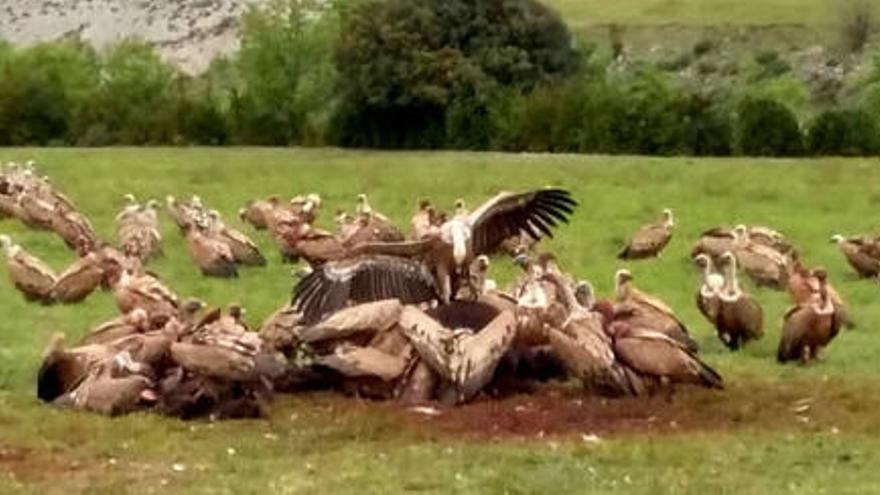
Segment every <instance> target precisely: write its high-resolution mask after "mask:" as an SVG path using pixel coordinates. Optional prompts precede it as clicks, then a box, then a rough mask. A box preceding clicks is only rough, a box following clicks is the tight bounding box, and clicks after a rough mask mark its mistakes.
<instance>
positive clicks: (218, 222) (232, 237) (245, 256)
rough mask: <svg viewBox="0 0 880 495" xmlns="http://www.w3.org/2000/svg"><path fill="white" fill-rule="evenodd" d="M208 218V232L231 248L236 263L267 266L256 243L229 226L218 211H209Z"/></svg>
mask: <svg viewBox="0 0 880 495" xmlns="http://www.w3.org/2000/svg"><path fill="white" fill-rule="evenodd" d="M208 218H209V219H210V227H209V228H208V232H210V233H211V234H212V237H214V238H216V239H218V240H219V241H221V242H223V243H225V244H226V245H227V246H229V249H230V250H231V251H232V257H233V259H235V262H236V263H241V264H242V265H250V266H265V265H266V258H265V257H264V256H263V253H261V252H260V248H258V247H257V245H256V243H254V241H252V240H251V239H250V238H249V237H248V236H246V235H244V234H243V233H241V232H239V231H238V230H235V229H233V228H231V227H229V226H227V225H226V224H225V223H224V222H223V220H222V219H221V218H220V213H219V212H217V210H211V211H209V212H208Z"/></svg>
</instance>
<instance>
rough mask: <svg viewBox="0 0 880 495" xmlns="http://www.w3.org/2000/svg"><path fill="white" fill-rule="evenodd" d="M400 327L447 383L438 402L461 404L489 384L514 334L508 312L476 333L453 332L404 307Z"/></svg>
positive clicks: (418, 311) (420, 313)
mask: <svg viewBox="0 0 880 495" xmlns="http://www.w3.org/2000/svg"><path fill="white" fill-rule="evenodd" d="M400 326H401V328H402V329H403V332H404V334H405V335H406V336H407V337H408V338H409V340H410V341H411V342H412V344H413V346H414V347H415V349H416V351H417V352H418V354H419V356H420V357H421V358H422V360H423V361H424V362H425V364H427V365H428V367H430V368H431V370H433V371H434V372H435V373H437V374H438V375H439V376H440V377H442V378H443V380H445V381H446V382H447V383H449V384H450V388H449V394H448V395H447V396H445V397H443V398H441V400H444V401H446V402H452V403H462V402H466V401H468V400H470V399H471V398H473V397H474V395H476V394H477V393H478V392H479V391H480V390H482V388H483V387H484V386H486V384H488V383H489V381H491V379H492V376H493V373H494V372H495V368H496V367H497V366H498V363H499V361H500V360H501V358H502V357H503V356H504V355H505V353H506V352H507V350H508V349H509V348H510V345H511V344H512V343H513V340H514V337H515V335H516V324H515V321H514V317H513V315H512V314H511V313H510V312H503V313H500V314H499V315H498V316H496V317H495V318H494V319H493V320H492V321H491V322H490V323H489V324H488V325H486V327H485V328H482V329H480V330H479V331H477V332H473V331H471V330H453V329H450V328H447V327H446V326H444V325H442V324H441V323H439V322H438V321H437V320H435V319H433V318H431V317H430V316H428V315H427V314H425V313H424V312H423V311H421V310H419V309H418V308H416V307H414V306H407V307H406V308H404V310H403V313H402V314H401V316H400Z"/></svg>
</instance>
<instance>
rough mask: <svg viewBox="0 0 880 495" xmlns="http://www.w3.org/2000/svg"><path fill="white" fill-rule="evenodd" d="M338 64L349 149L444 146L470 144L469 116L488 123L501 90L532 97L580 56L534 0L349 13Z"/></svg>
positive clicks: (389, 5)
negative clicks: (516, 90)
mask: <svg viewBox="0 0 880 495" xmlns="http://www.w3.org/2000/svg"><path fill="white" fill-rule="evenodd" d="M335 62H336V68H337V71H338V72H339V90H340V97H341V99H342V104H341V106H340V109H339V112H338V114H337V121H336V124H337V131H338V132H339V138H340V140H341V142H342V143H343V144H347V145H357V146H380V147H440V146H443V145H444V144H446V143H447V142H449V143H453V144H455V143H461V142H463V140H464V141H467V139H469V138H468V137H467V136H462V135H459V134H469V133H470V132H471V125H470V124H469V125H459V124H461V123H462V118H461V117H462V110H461V109H463V108H466V109H469V110H468V111H469V112H473V113H474V114H475V115H478V116H484V117H485V116H488V105H489V102H490V101H491V100H492V98H493V94H494V93H495V92H496V91H498V90H499V88H503V87H516V88H520V89H523V90H530V89H532V88H534V87H535V86H536V85H538V84H540V83H542V82H547V81H551V80H555V79H557V78H559V77H561V76H565V75H568V74H571V73H572V72H573V71H574V70H575V69H576V67H577V64H578V58H577V57H576V54H575V51H574V50H573V48H572V41H571V36H570V34H569V32H568V30H567V28H566V27H565V25H564V24H563V23H562V22H561V21H560V19H559V17H558V16H557V15H556V14H555V13H554V12H553V11H551V10H549V9H547V8H546V7H544V6H542V5H541V4H539V3H537V2H536V1H534V0H388V1H376V0H372V1H367V2H365V3H362V4H359V5H357V6H355V7H354V8H353V9H351V11H350V12H348V13H347V15H345V16H344V18H343V28H342V31H341V35H340V39H339V43H338V46H337V49H336V54H335ZM486 122H488V120H486V119H484V120H482V121H481V123H479V124H478V126H479V127H481V128H483V127H484V125H485V123H486ZM447 124H449V125H447ZM449 133H452V134H455V135H451V136H450V135H448V134H449ZM480 141H483V140H482V138H481V140H480Z"/></svg>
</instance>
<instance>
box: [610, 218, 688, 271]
mask: <svg viewBox="0 0 880 495" xmlns="http://www.w3.org/2000/svg"><path fill="white" fill-rule="evenodd" d="M674 227H675V219H674V218H673V217H672V210H670V209H669V208H666V209H664V210H663V219H662V220H660V221H659V222H656V223H652V224H648V225H644V226H642V227H641V228H640V229H639V230H638V231H636V233H635V234H634V235H633V237H632V239H630V241H629V244H627V245H626V247H624V248H623V250H622V251H620V253H619V254H618V255H617V257H618V258H620V259H639V258H650V257H654V256H659V255H660V253H661V252H662V251H663V248H665V247H666V245H667V244H669V240H670V239H672V229H673V228H674Z"/></svg>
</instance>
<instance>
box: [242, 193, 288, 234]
mask: <svg viewBox="0 0 880 495" xmlns="http://www.w3.org/2000/svg"><path fill="white" fill-rule="evenodd" d="M280 204H281V199H280V198H279V197H278V196H270V197H269V198H267V199H256V200H253V201H248V203H247V204H246V205H245V206H244V208H242V209H240V210H238V217H239V218H240V219H241V221H242V222H245V223H249V224H251V226H252V227H253V228H255V229H257V230H264V229H267V228H268V227H269V222H270V217H271V216H272V215H273V214H274V211H275V209H277V208H279V205H280Z"/></svg>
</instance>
